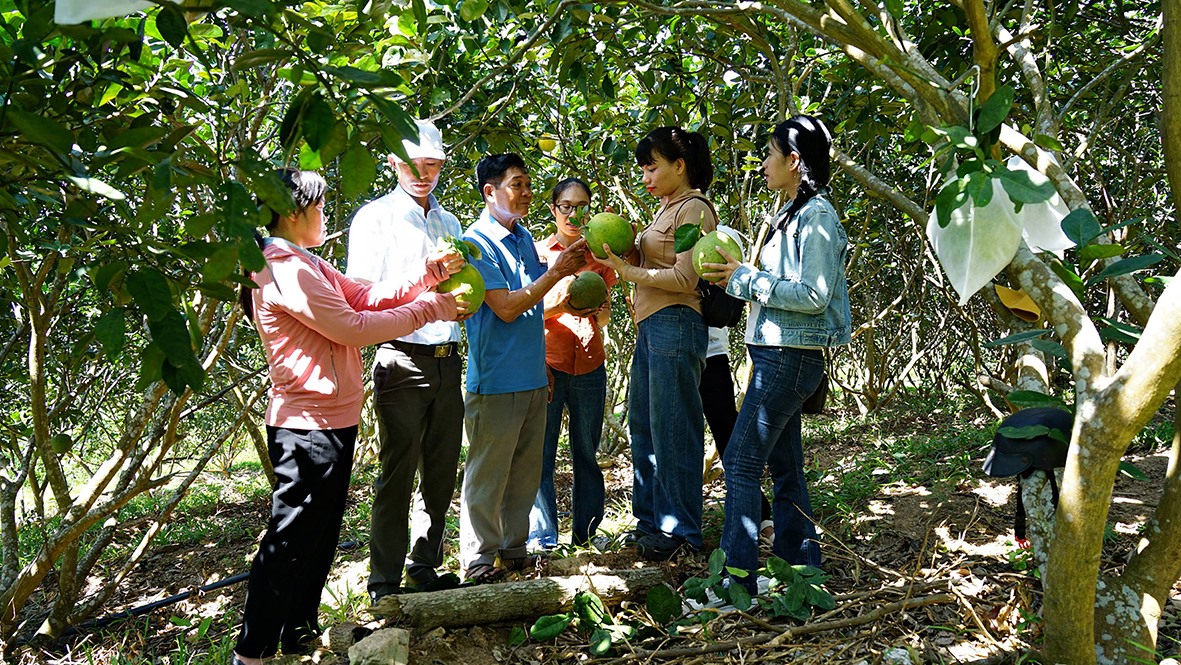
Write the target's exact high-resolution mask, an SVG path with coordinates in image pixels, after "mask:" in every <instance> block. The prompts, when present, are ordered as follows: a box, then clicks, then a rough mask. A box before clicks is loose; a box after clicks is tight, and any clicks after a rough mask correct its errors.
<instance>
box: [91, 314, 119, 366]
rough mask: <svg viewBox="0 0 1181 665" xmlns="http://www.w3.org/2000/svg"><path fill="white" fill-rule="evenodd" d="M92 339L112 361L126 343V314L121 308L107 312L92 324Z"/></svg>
mask: <svg viewBox="0 0 1181 665" xmlns="http://www.w3.org/2000/svg"><path fill="white" fill-rule="evenodd" d="M94 338H95V339H97V340H98V341H99V343H100V344H102V345H103V353H105V354H107V358H108V359H109V360H114V358H115V357H116V356H118V355H119V352H121V351H122V350H123V345H124V344H125V343H126V341H127V326H126V313H125V312H124V310H123V308H122V307H116V308H115V309H111V310H107V311H106V312H104V313H103V315H102V316H100V317H98V320H97V321H95V322H94Z"/></svg>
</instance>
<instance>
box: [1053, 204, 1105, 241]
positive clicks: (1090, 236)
mask: <svg viewBox="0 0 1181 665" xmlns="http://www.w3.org/2000/svg"><path fill="white" fill-rule="evenodd" d="M1061 226H1062V232H1063V233H1065V234H1066V237H1067V238H1070V239H1071V240H1072V241H1074V244H1076V245H1078V246H1079V247H1083V246H1085V245H1089V244H1090V243H1091V241H1092V240H1094V239H1095V238H1098V237H1099V234H1100V233H1103V229H1102V228H1101V227H1100V226H1099V220H1097V219H1095V214H1094V213H1093V212H1091V211H1090V210H1088V209H1087V208H1075V209H1074V210H1071V211H1070V213H1069V214H1067V215H1066V217H1063V218H1062V225H1061Z"/></svg>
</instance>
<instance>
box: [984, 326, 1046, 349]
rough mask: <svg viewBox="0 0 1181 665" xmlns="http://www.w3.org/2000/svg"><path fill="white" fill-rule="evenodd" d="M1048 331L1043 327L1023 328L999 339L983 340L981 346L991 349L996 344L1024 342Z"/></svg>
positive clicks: (1005, 344) (1004, 344)
mask: <svg viewBox="0 0 1181 665" xmlns="http://www.w3.org/2000/svg"><path fill="white" fill-rule="evenodd" d="M1048 332H1050V331H1049V330H1045V329H1041V330H1023V331H1021V332H1019V333H1014V334H1012V335H1008V336H1006V337H1002V338H1000V339H994V340H992V341H991V342H985V343H984V344H982V345H981V346H983V347H985V348H988V349H991V348H995V347H998V346H1007V345H1009V344H1018V343H1020V342H1026V341H1029V340H1031V339H1035V338H1038V337H1042V336H1043V335H1045V334H1046V333H1048Z"/></svg>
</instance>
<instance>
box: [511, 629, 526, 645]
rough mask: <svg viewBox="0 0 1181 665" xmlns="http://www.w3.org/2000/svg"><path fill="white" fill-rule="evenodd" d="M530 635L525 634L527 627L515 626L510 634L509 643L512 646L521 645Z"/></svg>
mask: <svg viewBox="0 0 1181 665" xmlns="http://www.w3.org/2000/svg"><path fill="white" fill-rule="evenodd" d="M527 639H529V636H528V635H526V634H525V629H524V628H521V627H520V626H513V629H512V630H510V631H509V634H508V645H509V646H510V647H519V646H521V645H522V644H524V643H525V640H527Z"/></svg>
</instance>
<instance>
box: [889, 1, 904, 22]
mask: <svg viewBox="0 0 1181 665" xmlns="http://www.w3.org/2000/svg"><path fill="white" fill-rule="evenodd" d="M886 11H888V12H890V16H893V17H894V18H902V14H903V11H904V10H903V8H902V0H886Z"/></svg>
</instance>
